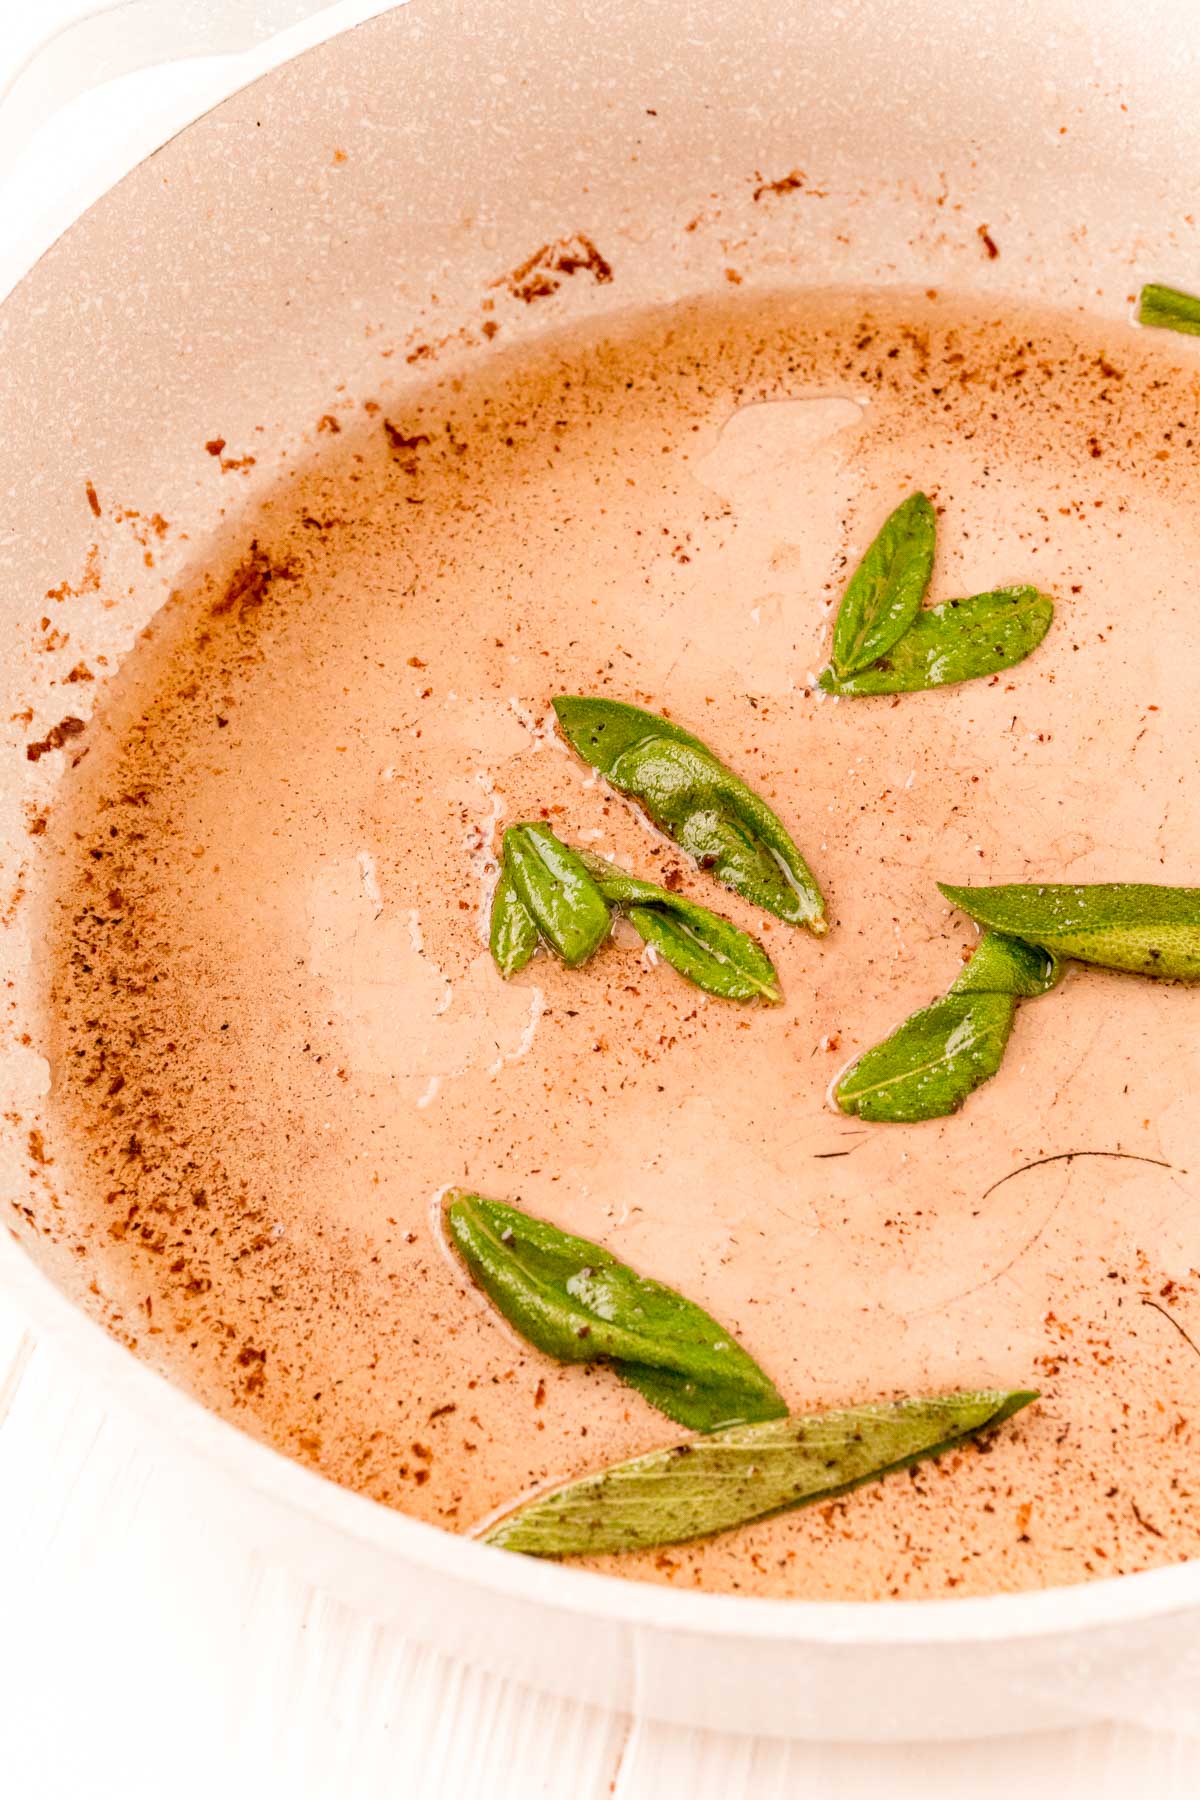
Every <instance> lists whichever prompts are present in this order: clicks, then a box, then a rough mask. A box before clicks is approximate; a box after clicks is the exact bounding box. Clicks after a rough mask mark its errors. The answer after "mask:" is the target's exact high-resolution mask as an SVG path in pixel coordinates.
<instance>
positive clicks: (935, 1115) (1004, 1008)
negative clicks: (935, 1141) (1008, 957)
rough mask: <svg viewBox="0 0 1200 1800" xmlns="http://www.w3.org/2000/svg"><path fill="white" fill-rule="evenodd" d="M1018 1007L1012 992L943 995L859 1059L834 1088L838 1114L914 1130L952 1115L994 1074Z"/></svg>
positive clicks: (1001, 1059) (1001, 1057) (1000, 1060)
mask: <svg viewBox="0 0 1200 1800" xmlns="http://www.w3.org/2000/svg"><path fill="white" fill-rule="evenodd" d="M1016 1010H1017V1003H1016V1001H1015V1000H1014V999H1013V997H1012V995H1011V994H988V993H983V994H947V995H945V996H944V997H943V998H942V999H941V1000H935V1001H934V1003H933V1005H932V1006H926V1007H923V1008H922V1009H921V1011H920V1012H915V1013H913V1015H912V1017H911V1018H909V1019H906V1020H905V1021H904V1023H903V1025H901V1026H899V1027H898V1029H897V1030H895V1031H893V1033H892V1035H891V1037H888V1038H885V1039H884V1040H883V1042H882V1043H881V1044H876V1046H875V1048H874V1049H873V1050H868V1051H867V1052H866V1054H865V1056H860V1057H859V1059H858V1061H857V1062H856V1063H855V1065H854V1067H853V1068H852V1069H850V1070H849V1071H848V1072H847V1073H846V1074H845V1075H843V1076H842V1078H841V1080H840V1081H839V1082H838V1085H837V1103H838V1105H839V1106H840V1107H841V1109H842V1111H843V1112H848V1113H856V1114H857V1115H858V1117H859V1118H860V1119H870V1120H872V1121H878V1122H886V1123H888V1124H903V1125H911V1124H914V1123H915V1122H916V1121H918V1120H920V1119H942V1118H945V1117H946V1115H947V1114H948V1113H952V1112H957V1111H958V1109H959V1107H960V1106H961V1105H962V1103H963V1101H964V1100H965V1099H966V1098H967V1095H968V1094H971V1093H974V1091H975V1089H976V1088H977V1087H978V1086H979V1085H980V1083H981V1082H984V1081H987V1080H988V1079H989V1078H990V1077H991V1076H993V1075H994V1074H995V1073H996V1070H997V1069H998V1068H999V1067H1000V1064H1001V1062H1002V1061H1003V1058H1004V1050H1005V1046H1006V1045H1007V1043H1008V1038H1009V1033H1010V1032H1011V1031H1012V1024H1013V1018H1014V1015H1015V1013H1016Z"/></svg>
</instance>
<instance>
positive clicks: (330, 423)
mask: <svg viewBox="0 0 1200 1800" xmlns="http://www.w3.org/2000/svg"><path fill="white" fill-rule="evenodd" d="M341 429H342V428H341V426H340V425H339V424H338V422H337V420H336V419H335V418H334V416H333V414H332V413H322V414H321V416H320V418H319V419H318V420H317V430H318V431H340V430H341Z"/></svg>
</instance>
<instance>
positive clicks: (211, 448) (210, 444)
mask: <svg viewBox="0 0 1200 1800" xmlns="http://www.w3.org/2000/svg"><path fill="white" fill-rule="evenodd" d="M204 448H205V449H206V450H207V451H208V454H209V455H210V456H220V454H221V452H222V450H223V449H224V448H225V439H224V438H209V439H208V441H207V443H206V444H205V446H204Z"/></svg>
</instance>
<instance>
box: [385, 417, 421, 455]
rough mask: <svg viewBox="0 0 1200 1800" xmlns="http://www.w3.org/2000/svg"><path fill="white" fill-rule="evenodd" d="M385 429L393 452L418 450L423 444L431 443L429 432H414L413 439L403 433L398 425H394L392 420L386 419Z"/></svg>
mask: <svg viewBox="0 0 1200 1800" xmlns="http://www.w3.org/2000/svg"><path fill="white" fill-rule="evenodd" d="M383 429H384V433H385V434H386V437H387V441H388V444H389V445H390V447H391V448H392V449H393V450H416V449H418V448H419V447H420V446H421V445H422V444H427V443H428V442H429V433H428V432H426V431H417V432H414V433H413V435H412V436H411V437H408V436H406V435H405V433H404V432H403V431H401V429H400V427H399V426H398V425H393V424H392V421H391V420H390V419H385V420H384V421H383Z"/></svg>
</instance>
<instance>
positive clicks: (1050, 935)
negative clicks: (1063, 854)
mask: <svg viewBox="0 0 1200 1800" xmlns="http://www.w3.org/2000/svg"><path fill="white" fill-rule="evenodd" d="M938 885H939V887H940V888H941V891H942V893H943V894H944V895H945V896H946V898H947V900H949V901H950V902H951V903H952V904H953V905H954V906H958V907H961V908H962V910H963V912H965V913H969V914H970V916H971V917H972V918H973V919H975V920H977V921H978V923H979V924H980V925H983V926H985V927H987V928H988V929H989V930H995V931H1002V932H1008V933H1010V934H1011V935H1013V936H1016V937H1022V938H1024V939H1025V940H1026V942H1027V943H1030V944H1038V945H1040V946H1041V947H1042V949H1044V950H1048V951H1050V952H1052V953H1053V954H1054V955H1055V956H1060V957H1073V958H1075V960H1076V961H1078V962H1086V963H1098V964H1100V965H1101V967H1103V968H1106V969H1124V970H1126V971H1128V972H1129V973H1131V974H1134V975H1154V976H1162V977H1169V978H1172V979H1174V980H1176V981H1197V980H1200V888H1179V887H1156V886H1152V885H1148V884H1145V883H1140V882H1125V881H1114V882H1098V883H1094V884H1091V885H1087V886H1075V885H1066V884H1050V883H1043V882H1039V883H1037V884H1036V885H1034V884H1026V883H1017V884H1013V885H1011V886H1007V887H950V886H947V884H946V883H944V882H939V883H938Z"/></svg>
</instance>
